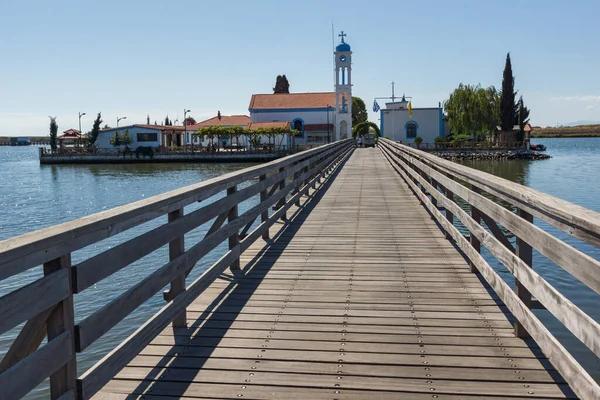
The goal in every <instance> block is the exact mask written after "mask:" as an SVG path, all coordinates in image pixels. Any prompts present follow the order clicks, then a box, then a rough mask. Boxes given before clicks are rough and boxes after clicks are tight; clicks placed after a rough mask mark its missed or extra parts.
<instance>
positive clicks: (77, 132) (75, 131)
mask: <svg viewBox="0 0 600 400" xmlns="http://www.w3.org/2000/svg"><path fill="white" fill-rule="evenodd" d="M63 133H64V134H65V135H76V134H77V135H78V134H80V133H81V132H80V131H78V130H77V129H74V128H71V129H67V130H66V131H64V132H63Z"/></svg>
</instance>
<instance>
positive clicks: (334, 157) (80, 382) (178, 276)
mask: <svg viewBox="0 0 600 400" xmlns="http://www.w3.org/2000/svg"><path fill="white" fill-rule="evenodd" d="M353 147H354V143H353V141H352V140H345V141H340V142H335V143H332V144H329V145H325V146H321V147H318V148H314V149H310V150H307V151H304V152H301V153H297V154H294V155H292V156H288V157H284V158H281V159H278V160H276V161H273V162H269V163H265V164H261V165H258V166H255V167H250V168H246V169H244V170H241V171H237V172H232V173H229V174H226V175H223V176H221V177H218V178H214V179H210V180H208V181H205V182H201V183H199V184H195V185H191V186H188V187H184V188H181V189H177V190H174V191H171V192H168V193H165V194H161V195H158V196H154V197H152V198H149V199H145V200H142V201H138V202H135V203H131V204H127V205H125V206H121V207H117V208H115V209H112V210H109V211H105V212H101V213H98V214H94V215H91V216H88V217H84V218H80V219H78V220H75V221H71V222H67V223H64V224H60V225H57V226H53V227H50V228H47V229H43V230H40V231H36V232H32V233H29V234H25V235H22V236H19V237H16V238H13V239H9V240H5V241H2V242H0V280H3V279H6V278H8V277H11V276H13V275H16V274H18V273H21V272H23V271H26V270H28V269H30V268H32V267H35V266H37V265H40V264H44V272H45V276H44V277H43V278H41V279H39V280H37V281H34V282H33V283H31V284H29V285H25V286H23V287H21V288H18V289H16V290H14V291H12V292H10V293H8V294H7V295H5V296H3V297H0V334H1V333H3V332H5V331H7V330H10V329H13V328H14V327H15V326H17V325H18V324H20V323H22V322H24V321H28V322H27V324H25V327H24V328H23V330H22V331H21V333H20V334H19V337H18V338H17V339H16V340H15V342H14V343H13V346H18V347H19V348H14V347H11V349H9V351H8V353H7V355H6V357H5V358H4V359H3V360H2V361H1V362H0V386H2V383H3V382H10V384H8V383H7V385H9V386H7V388H9V389H10V390H9V392H7V393H10V394H11V396H10V398H15V397H21V396H23V395H25V394H26V393H27V392H29V391H30V390H31V389H33V388H34V387H36V386H37V385H38V384H39V383H41V382H42V381H43V380H44V379H46V378H47V377H50V386H51V398H52V399H53V400H55V399H58V398H60V397H61V396H65V395H69V396H71V395H72V396H73V397H74V398H75V399H88V398H90V397H91V396H93V395H94V394H95V393H96V392H97V391H98V390H99V389H100V388H101V387H102V386H103V385H104V384H105V383H106V382H108V380H110V379H111V378H112V377H113V376H114V374H116V373H117V372H118V371H119V370H120V369H121V368H123V367H124V366H125V365H126V363H127V362H128V361H129V360H131V359H132V358H133V357H134V356H135V355H136V354H137V352H139V350H140V349H141V348H143V347H144V346H146V345H147V344H148V343H149V342H150V341H151V340H152V339H153V338H154V337H155V336H156V335H158V333H159V332H160V331H161V330H162V329H164V328H165V327H166V326H167V325H168V324H169V323H171V322H172V323H173V324H174V325H175V326H184V325H185V323H186V321H185V310H186V307H187V306H188V305H189V304H190V303H191V302H192V301H193V300H194V299H195V298H196V297H197V296H198V295H199V294H201V293H202V291H203V290H204V289H205V288H206V287H207V286H208V285H209V284H210V283H211V282H213V281H214V280H215V279H216V278H217V277H218V276H219V275H220V274H221V273H222V272H224V271H225V269H227V268H231V269H232V270H236V269H238V268H239V257H240V255H241V254H242V253H243V252H244V251H245V250H246V249H247V248H248V247H249V246H250V245H251V244H252V243H253V242H254V241H255V240H257V239H258V238H260V237H261V236H262V237H264V238H268V230H269V227H270V226H272V225H273V224H274V223H275V222H276V221H277V220H278V219H282V218H285V214H286V210H287V209H288V208H289V207H291V206H292V205H293V204H295V203H298V202H299V201H300V199H301V197H302V196H303V195H304V194H306V193H307V191H308V190H309V188H310V187H311V185H312V184H313V183H314V181H316V180H319V179H320V178H321V177H322V176H325V175H327V173H328V171H330V170H331V169H332V168H333V166H337V165H339V163H340V162H341V160H342V159H343V158H344V157H347V156H348V154H349V153H350V151H351V149H353ZM290 178H291V179H290ZM270 188H271V189H272V190H271V191H269V189H270ZM221 193H222V194H223V197H220V198H219V197H217V199H216V200H214V201H212V202H210V203H208V204H205V205H202V204H201V207H200V208H199V209H195V210H194V211H192V212H189V213H188V214H185V212H184V211H185V207H186V206H189V205H192V204H194V203H196V202H202V201H204V200H207V199H209V198H211V197H212V196H215V195H220V194H221ZM256 196H260V202H259V203H258V204H256V205H254V206H253V207H251V208H249V209H247V210H246V211H244V212H243V213H238V204H240V203H242V202H244V201H248V200H250V199H252V198H256ZM211 200H212V199H211ZM271 207H274V211H273V213H271V214H270V213H269V210H270V208H271ZM165 215H168V217H169V218H168V221H167V222H166V223H164V224H162V225H159V226H158V227H156V228H153V229H151V230H149V231H147V232H145V233H142V234H140V235H138V236H135V237H133V238H131V239H128V240H126V241H125V242H123V243H121V244H119V245H117V246H115V247H112V248H111V249H108V250H106V251H104V252H101V253H99V254H97V255H95V256H93V257H90V258H88V259H85V260H83V261H81V262H79V263H78V264H76V265H74V266H72V265H71V258H70V255H71V253H72V252H73V251H77V250H79V249H82V248H84V247H86V246H89V245H91V244H94V243H96V242H98V241H100V240H103V239H105V238H108V237H111V236H113V235H116V234H117V233H120V232H123V231H126V230H128V229H130V228H133V227H135V226H138V225H140V224H142V223H145V222H147V221H150V220H154V219H156V218H158V217H160V216H165ZM259 218H260V219H259ZM257 219H259V221H260V223H259V224H258V226H257V227H256V228H254V229H252V226H253V223H254V221H256V220H257ZM211 221H214V222H212V227H210V229H209V228H207V234H206V236H205V237H204V238H203V239H201V240H200V241H199V242H197V243H193V244H192V245H191V246H190V247H189V248H188V250H187V251H186V250H185V247H184V245H183V243H184V240H185V235H186V234H187V233H188V232H190V231H192V230H194V229H197V228H198V227H200V226H202V225H203V224H208V223H211ZM240 231H241V232H242V234H240ZM223 242H228V243H229V246H228V250H226V253H225V254H224V255H223V257H221V258H220V259H219V260H218V261H217V262H216V263H215V264H214V265H213V266H212V267H210V268H209V269H208V270H207V271H206V272H204V273H203V274H202V275H201V276H200V278H198V279H197V280H196V281H195V282H193V283H192V284H190V285H189V286H188V287H187V288H186V287H185V278H186V277H187V276H188V274H189V272H190V271H191V270H192V268H193V267H194V266H195V265H196V263H197V262H198V261H199V260H200V259H202V257H204V256H205V255H206V254H208V253H209V252H211V251H212V250H213V249H215V248H216V247H217V246H218V245H220V244H221V243H223ZM167 245H168V246H169V259H168V260H166V263H165V264H164V265H162V266H161V267H159V268H158V269H156V270H155V271H154V272H152V273H151V274H150V275H148V276H147V277H145V278H144V279H142V280H140V281H139V282H137V283H136V284H135V285H134V286H133V287H131V288H129V289H128V290H126V291H125V292H123V293H122V294H120V295H119V296H117V297H116V298H115V299H114V300H112V301H111V302H110V303H108V304H106V305H104V306H103V307H100V308H99V309H97V310H96V311H95V312H93V313H92V314H91V315H89V316H87V317H85V318H83V319H81V320H80V321H79V323H78V324H77V325H75V324H74V321H75V316H74V314H73V298H74V295H75V296H76V295H77V294H78V293H81V292H82V291H85V289H87V288H89V287H90V286H92V285H94V284H95V283H97V282H99V281H101V280H103V279H105V278H107V277H109V276H111V275H112V274H114V273H115V272H117V271H120V270H122V269H123V268H126V267H127V266H129V265H131V264H132V263H133V262H135V261H137V260H139V259H141V258H142V257H145V256H146V255H148V254H150V253H152V252H154V251H156V250H157V249H159V248H161V247H163V246H167ZM161 263H162V262H161ZM169 284H170V285H171V286H170V290H169V292H168V294H167V295H166V296H165V298H166V299H167V301H168V304H167V305H166V306H165V307H163V309H162V310H161V311H159V312H158V313H157V314H156V315H155V316H154V317H152V318H151V319H150V320H149V321H148V322H147V323H146V324H144V325H143V326H142V327H140V328H139V329H138V331H136V333H135V334H134V335H132V336H131V337H129V338H128V339H127V340H126V341H125V342H124V343H122V344H121V345H119V346H118V347H117V348H116V349H115V350H113V351H112V352H111V353H109V354H108V355H107V356H106V357H105V358H104V359H103V360H101V361H100V362H99V363H98V364H97V365H96V366H94V367H93V368H91V369H89V370H88V371H86V372H85V373H84V374H83V375H82V376H81V377H80V378H78V379H77V375H76V357H75V353H76V352H82V351H84V350H85V349H86V348H87V347H88V346H89V345H91V344H92V343H94V342H95V341H96V340H97V339H99V338H100V337H102V335H104V334H105V333H106V332H108V331H109V330H110V329H111V328H112V327H114V326H115V325H116V324H117V323H119V322H120V321H122V320H123V319H124V318H126V317H127V316H128V315H129V314H130V313H131V312H133V311H134V310H136V309H137V308H138V307H139V306H140V305H141V304H143V303H144V302H145V301H146V300H148V299H149V298H151V297H152V296H154V295H155V294H156V293H158V292H159V291H160V290H161V289H162V288H164V287H165V286H166V285H169ZM46 334H47V335H48V339H49V342H48V344H47V345H45V346H43V347H41V348H39V349H38V347H39V345H40V343H41V342H42V340H43V338H44V336H45V335H46ZM45 360H51V362H46V361H45ZM32 363H36V365H35V368H34V369H33V370H32V371H33V373H32V374H30V375H28V374H27V370H28V369H31V368H32V367H31V366H32V365H33V364H32ZM3 389H4V387H2V388H1V389H0V393H1V394H2V396H4V394H5V392H4V391H3Z"/></svg>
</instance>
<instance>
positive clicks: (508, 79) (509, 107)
mask: <svg viewBox="0 0 600 400" xmlns="http://www.w3.org/2000/svg"><path fill="white" fill-rule="evenodd" d="M515 114H516V107H515V78H514V77H513V73H512V65H511V62H510V53H507V54H506V64H505V66H504V75H503V76H502V97H501V99H500V127H501V128H502V130H503V131H505V132H510V131H512V129H513V127H514V126H515Z"/></svg>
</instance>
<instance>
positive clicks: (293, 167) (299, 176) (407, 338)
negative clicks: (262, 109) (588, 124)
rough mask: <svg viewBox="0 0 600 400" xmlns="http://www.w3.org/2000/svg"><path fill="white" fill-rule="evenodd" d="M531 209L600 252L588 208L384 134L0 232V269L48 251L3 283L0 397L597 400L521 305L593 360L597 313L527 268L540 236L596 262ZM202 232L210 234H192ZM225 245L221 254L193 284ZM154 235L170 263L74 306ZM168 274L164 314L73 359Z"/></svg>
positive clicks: (575, 271)
mask: <svg viewBox="0 0 600 400" xmlns="http://www.w3.org/2000/svg"><path fill="white" fill-rule="evenodd" d="M198 202H200V204H199V205H198V204H197V203H198ZM244 210H245V211H244ZM515 210H516V211H515ZM161 216H163V217H164V216H168V220H165V221H164V222H165V223H163V224H161V225H159V226H157V227H155V228H152V229H149V230H146V231H145V233H143V234H139V235H137V236H135V237H133V238H131V239H128V240H125V241H123V242H122V243H121V244H120V245H118V246H115V247H112V248H110V249H108V250H106V251H103V252H101V253H99V254H97V255H95V256H93V257H89V258H87V259H85V260H83V261H81V262H78V263H76V264H74V263H72V262H71V253H73V252H74V251H77V250H79V249H83V248H86V247H87V246H90V245H94V244H96V243H98V242H100V241H102V240H103V239H106V238H108V237H110V236H113V235H116V234H118V233H120V232H123V231H126V230H128V229H131V228H133V227H136V226H138V225H141V224H143V223H145V222H147V221H150V220H155V219H156V218H159V217H161ZM534 217H535V218H539V219H541V220H543V221H544V222H546V223H548V224H550V225H553V226H554V227H556V228H558V229H561V230H563V231H565V232H567V233H569V234H571V235H572V236H573V237H575V238H576V239H578V240H581V241H582V242H587V243H589V244H591V245H593V246H596V247H598V246H600V215H598V214H597V213H594V212H592V211H589V210H586V209H583V208H581V207H578V206H575V205H573V204H570V203H567V202H565V201H562V200H560V199H557V198H554V197H551V196H548V195H546V194H543V193H540V192H537V191H535V190H532V189H528V188H525V187H523V186H520V185H517V184H514V183H511V182H508V181H505V180H503V179H500V178H497V177H494V176H491V175H489V174H485V173H482V172H479V171H475V170H472V169H469V168H466V167H464V166H461V165H458V164H454V163H451V162H447V161H444V160H441V159H439V158H436V157H435V156H431V155H428V154H426V153H424V152H421V151H418V150H415V149H411V148H408V147H406V146H403V145H399V144H396V143H393V142H390V141H388V140H385V139H381V140H380V142H379V145H378V148H376V149H355V148H354V144H353V142H352V141H341V142H336V143H333V144H330V145H326V146H322V147H319V148H316V149H311V150H308V151H305V152H302V153H299V154H296V155H293V156H289V157H286V158H283V159H280V160H276V161H273V162H270V163H267V164H262V165H259V166H256V167H251V168H248V169H245V170H242V171H239V172H235V173H231V174H227V175H224V176H222V177H219V178H215V179H211V180H209V181H206V182H201V183H199V184H196V185H193V186H189V187H185V188H182V189H179V190H175V191H173V192H170V193H166V194H163V195H159V196H156V197H153V198H150V199H147V200H142V201H139V202H136V203H132V204H128V205H125V206H122V207H118V208H116V209H113V210H110V211H106V212H102V213H99V214H95V215H91V216H89V217H85V218H82V219H79V220H75V221H72V222H68V223H65V224H62V225H57V226H54V227H51V228H48V229H44V230H40V231H37V232H33V233H30V234H26V235H23V236H20V237H17V238H14V239H10V240H6V241H4V242H0V280H3V279H6V278H9V277H11V276H14V275H17V274H20V273H22V272H24V271H28V270H30V269H32V268H35V267H36V266H39V265H43V276H41V277H40V279H38V280H35V281H34V282H32V283H29V284H27V285H24V286H22V287H20V288H18V289H15V290H14V291H12V292H10V293H8V294H6V295H4V296H3V297H0V316H1V318H0V334H2V333H5V332H7V331H9V330H14V329H19V334H18V336H17V338H16V339H15V341H14V343H13V344H12V346H11V347H10V349H8V351H7V353H6V355H5V356H4V357H3V359H2V361H1V362H0V398H1V399H16V398H20V397H23V396H25V395H27V393H28V392H30V391H31V390H32V389H34V388H35V387H37V386H38V385H39V384H40V383H42V382H43V381H44V380H45V379H46V378H47V377H50V379H49V384H50V391H51V398H52V399H90V398H94V399H134V398H144V399H151V400H172V399H178V398H210V399H220V398H245V399H285V398H310V399H367V398H373V399H375V398H376V399H398V398H407V399H431V398H439V399H481V398H494V399H513V398H544V399H547V398H577V397H579V398H583V399H598V398H600V388H599V386H598V383H597V382H595V381H594V379H593V378H592V377H591V376H590V375H589V374H588V373H587V372H586V371H585V370H584V369H583V368H582V367H581V366H580V365H579V364H578V362H577V361H576V360H575V359H574V357H573V356H572V355H571V354H569V353H568V352H567V350H566V349H565V348H564V347H563V346H562V345H561V344H560V343H559V341H558V340H557V339H556V338H555V337H554V336H553V335H552V334H551V333H550V332H549V330H548V329H547V328H546V327H545V326H544V325H543V324H542V322H540V320H539V319H538V318H537V317H536V316H535V315H534V313H532V311H531V309H532V308H545V309H547V310H548V311H549V312H550V313H552V314H553V315H554V316H555V317H556V318H557V319H558V320H559V321H560V322H562V323H563V324H564V325H565V327H566V328H567V329H568V330H569V331H571V332H572V333H573V335H575V336H576V337H577V338H578V339H579V340H581V342H583V343H584V344H585V345H586V346H587V347H588V348H589V349H591V351H592V352H593V353H595V354H596V355H599V354H600V326H599V324H598V322H597V321H594V320H593V319H592V318H590V317H589V316H588V315H586V314H585V313H583V312H582V311H581V310H580V309H579V308H577V307H576V306H575V305H574V304H573V303H571V302H570V301H569V300H568V299H566V298H565V297H564V295H563V294H561V293H560V292H558V291H557V290H556V289H555V288H553V287H552V286H551V285H550V284H549V283H548V282H547V281H545V280H544V279H543V278H542V277H541V276H540V275H538V274H537V273H536V271H535V269H534V268H531V266H532V248H535V249H537V250H538V251H539V252H540V253H541V254H542V255H544V256H546V257H547V258H548V259H550V260H551V261H553V262H555V263H556V264H557V265H558V266H560V267H562V268H564V269H565V270H567V271H568V272H569V273H570V274H571V275H572V276H573V277H575V278H576V279H578V280H580V281H581V282H583V283H585V284H586V285H587V286H589V287H590V288H591V289H593V290H594V291H596V292H600V273H599V272H600V268H599V267H600V263H599V262H598V260H596V259H594V258H592V257H590V256H589V255H586V254H584V253H582V252H581V251H579V250H576V249H575V248H574V247H572V246H571V245H569V244H567V243H565V242H563V241H560V240H559V239H557V238H556V237H555V236H552V235H551V234H550V233H548V232H546V231H545V230H542V229H541V228H539V227H538V226H536V225H533V223H532V221H533V218H534ZM458 221H460V223H461V224H462V226H463V228H462V231H459V230H458V229H457V226H460V225H459V222H458ZM198 227H203V229H204V231H203V232H206V234H205V236H204V239H201V240H199V241H196V242H194V243H189V239H188V236H186V235H189V232H190V231H192V230H194V229H197V228H198ZM502 227H503V228H502ZM465 229H466V230H465ZM467 231H468V235H465V234H466V233H467ZM505 231H510V232H512V234H514V235H515V236H516V238H517V239H516V242H515V243H513V242H511V241H510V240H509V239H507V237H506V236H505V234H504V232H505ZM186 240H188V243H187V245H188V246H185V244H186ZM221 243H225V244H226V245H227V247H226V248H224V249H223V254H222V257H221V258H220V259H218V261H217V262H216V263H214V264H213V265H212V266H210V267H209V268H208V269H207V270H206V271H205V272H204V273H203V274H202V275H201V276H200V277H199V278H197V279H195V280H193V281H192V280H191V279H190V278H187V277H188V274H189V273H190V271H191V270H192V269H193V268H194V266H196V264H197V263H198V261H200V260H202V259H203V257H205V256H206V255H207V254H208V253H209V252H210V251H211V250H213V249H215V248H217V246H219V245H220V244H221ZM164 246H168V250H169V251H168V253H169V259H168V260H160V259H158V258H157V259H156V264H157V265H160V266H159V267H157V269H155V270H154V271H152V272H151V273H149V274H148V276H147V277H146V278H144V279H142V280H141V281H139V282H137V283H136V284H135V285H134V286H132V287H130V288H128V289H127V290H125V291H124V292H123V293H120V294H119V295H118V296H116V297H115V298H114V300H112V301H111V302H110V303H108V304H107V305H105V306H102V307H99V308H98V309H97V310H96V311H95V312H93V313H92V314H91V315H88V316H83V317H81V316H77V315H75V313H74V311H73V310H74V308H73V302H74V299H75V301H76V300H77V298H78V296H80V293H82V292H83V293H84V294H85V290H86V289H88V288H90V287H92V286H93V285H95V284H96V283H97V282H100V281H102V280H103V279H106V278H108V277H110V276H111V275H113V274H114V273H116V272H118V271H120V270H122V269H124V268H127V267H128V266H130V265H131V264H132V263H134V262H135V261H136V260H139V259H140V258H142V257H145V256H147V255H149V254H154V252H155V251H156V250H158V249H160V248H162V247H164ZM482 246H484V247H485V248H487V249H488V251H489V253H490V254H491V255H493V256H494V257H496V258H497V260H499V261H500V262H501V263H502V264H503V265H504V266H505V267H506V268H507V269H508V270H509V271H510V272H511V273H512V274H513V275H514V276H515V278H516V279H517V281H516V289H515V290H513V289H512V288H511V287H510V286H509V285H508V284H507V283H505V281H504V280H503V279H502V278H501V277H500V275H498V273H497V272H495V270H494V269H493V268H492V267H491V266H490V265H489V264H488V262H486V261H485V260H484V258H483V257H482V256H481V255H480V250H481V247H482ZM186 248H187V250H186ZM186 278H187V280H186ZM165 287H168V288H169V289H168V290H167V291H165V292H164V293H163V296H164V299H165V301H166V303H165V306H164V307H163V308H161V309H160V310H157V312H156V314H155V315H154V316H152V317H151V318H150V319H148V320H147V321H145V323H143V324H142V325H141V326H139V328H138V329H137V330H136V331H135V333H133V334H132V335H131V336H130V337H128V338H127V339H126V340H125V341H123V342H122V343H120V344H119V345H117V346H115V347H114V349H113V350H112V351H111V352H109V353H108V354H106V356H105V357H104V358H102V359H101V360H100V361H98V363H97V364H96V365H94V366H93V367H92V368H89V369H87V370H86V371H78V369H77V354H78V353H84V352H86V350H87V349H88V348H89V346H90V345H92V344H93V343H94V342H96V341H97V340H98V339H100V338H101V337H103V336H104V335H105V334H106V333H107V332H108V331H109V330H111V329H112V328H113V327H115V325H117V324H118V323H119V322H121V321H123V320H126V319H127V318H128V316H130V314H131V313H132V312H133V311H135V310H136V309H137V308H139V307H140V306H141V305H142V304H144V303H145V302H147V301H148V300H149V299H151V298H153V297H155V296H157V293H159V294H160V293H162V290H163V289H164V288H165ZM81 296H83V295H81ZM23 323H25V324H24V325H23ZM45 337H47V339H48V340H47V342H45V343H44V344H42V345H41V347H40V344H41V343H42V342H43V340H44V338H45ZM4 350H6V349H4Z"/></svg>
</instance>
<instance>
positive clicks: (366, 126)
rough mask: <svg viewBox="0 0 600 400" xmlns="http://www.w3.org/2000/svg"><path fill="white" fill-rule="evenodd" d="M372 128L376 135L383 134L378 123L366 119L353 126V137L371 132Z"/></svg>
mask: <svg viewBox="0 0 600 400" xmlns="http://www.w3.org/2000/svg"><path fill="white" fill-rule="evenodd" d="M371 130H373V131H374V132H375V136H377V137H379V136H381V132H380V131H379V127H378V126H377V124H374V123H373V122H369V121H365V122H361V123H359V124H356V125H355V126H353V127H352V137H356V136H363V135H366V134H367V133H369V132H370V131H371Z"/></svg>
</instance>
